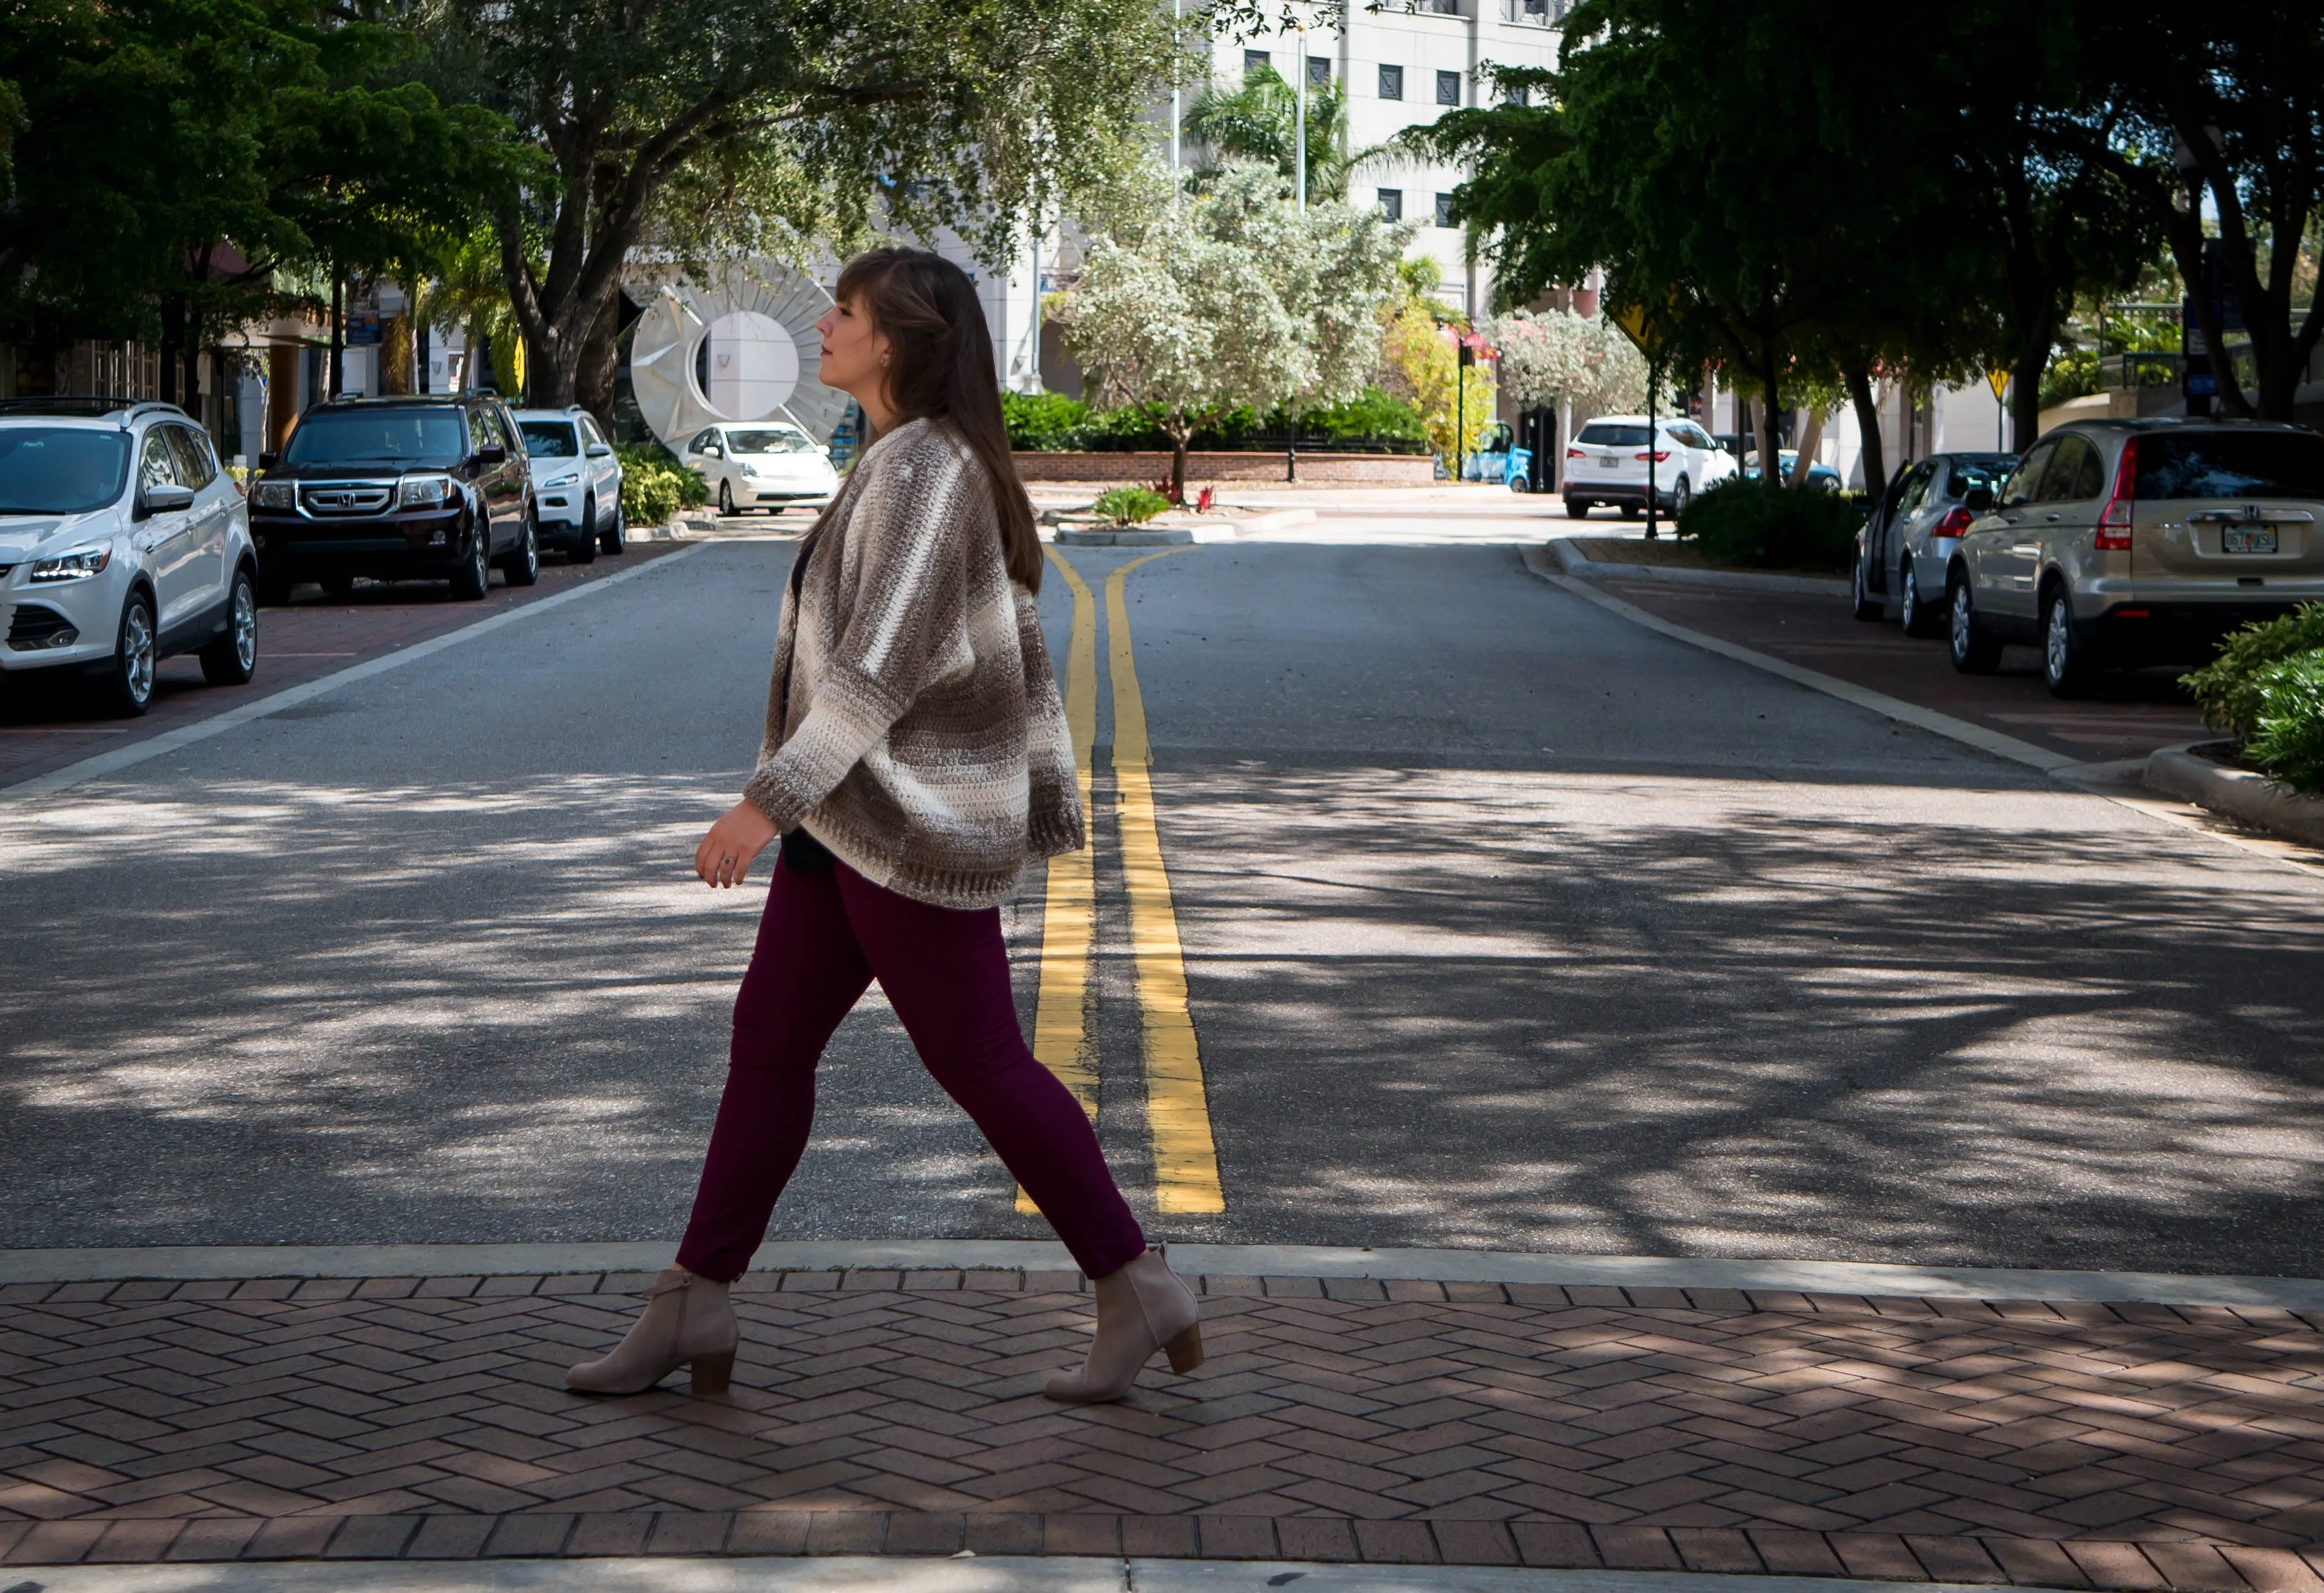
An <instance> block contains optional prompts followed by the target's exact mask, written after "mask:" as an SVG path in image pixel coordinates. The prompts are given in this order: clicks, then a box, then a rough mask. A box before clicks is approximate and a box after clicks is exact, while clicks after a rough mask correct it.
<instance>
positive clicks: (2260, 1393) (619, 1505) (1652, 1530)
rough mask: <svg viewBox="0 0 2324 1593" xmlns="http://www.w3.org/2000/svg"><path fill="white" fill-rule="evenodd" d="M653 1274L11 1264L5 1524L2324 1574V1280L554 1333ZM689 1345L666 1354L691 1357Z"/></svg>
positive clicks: (946, 1317)
mask: <svg viewBox="0 0 2324 1593" xmlns="http://www.w3.org/2000/svg"><path fill="white" fill-rule="evenodd" d="M643 1282H644V1280H643V1279H640V1278H622V1277H612V1278H601V1277H595V1276H588V1277H551V1278H484V1279H478V1278H436V1279H372V1280H368V1281H363V1282H353V1281H349V1282H338V1283H315V1282H309V1283H299V1282H295V1281H287V1280H278V1281H273V1282H260V1283H234V1282H217V1283H95V1284H68V1285H62V1286H57V1285H27V1286H17V1287H14V1288H10V1289H6V1290H0V1559H5V1561H7V1562H10V1563H55V1562H60V1561H79V1560H84V1559H86V1560H91V1561H104V1560H117V1561H156V1560H164V1559H169V1560H198V1559H232V1558H235V1557H238V1556H239V1557H245V1558H249V1557H258V1558H285V1557H291V1558H296V1557H382V1556H395V1555H407V1556H415V1557H446V1556H452V1557H459V1556H474V1555H495V1554H510V1555H545V1554H567V1555H594V1554H621V1553H638V1552H648V1553H652V1552H664V1553H678V1554H709V1553H817V1552H858V1553H860V1552H866V1551H884V1552H888V1553H905V1554H933V1553H951V1552H953V1551H956V1550H958V1549H960V1548H962V1547H968V1548H973V1549H977V1550H979V1551H984V1552H1020V1553H1021V1552H1050V1553H1110V1554H1111V1553H1129V1554H1176V1555H1193V1554H1201V1555H1205V1556H1212V1557H1227V1558H1232V1557H1250V1556H1262V1557H1269V1558H1272V1557H1277V1556H1280V1557H1285V1558H1292V1559H1308V1560H1314V1559H1323V1560H1333V1559H1342V1560H1344V1559H1366V1560H1388V1561H1436V1560H1443V1561H1461V1562H1474V1563H1496V1562H1499V1563H1532V1564H1542V1565H1567V1566H1572V1565H1600V1564H1602V1565H1608V1566H1621V1567H1638V1568H1647V1567H1664V1568H1671V1569H1683V1568H1687V1569H1694V1570H1723V1571H1761V1570H1766V1571H1781V1572H1786V1573H1793V1574H1801V1573H1806V1574H1819V1573H1821V1574H1826V1575H1843V1574H1846V1575H1856V1576H1867V1577H1885V1578H1897V1579H1929V1578H1933V1579H1941V1580H1946V1581H1984V1582H2009V1581H2016V1582H2031V1583H2040V1584H2044V1585H2048V1586H2061V1587H2098V1588H2147V1587H2154V1588H2162V1587H2176V1588H2230V1589H2242V1588H2286V1589H2293V1588H2296V1589H2299V1590H2301V1593H2324V1575H2319V1570H2324V1551H2319V1549H2318V1548H2317V1545H2318V1544H2319V1542H2324V1335H2319V1328H2324V1322H2319V1321H2316V1320H2309V1319H2307V1318H2304V1317H2301V1316H2298V1315H2294V1314H2292V1313H2290V1312H2282V1311H2224V1310H2196V1309H2188V1308H2178V1309H2171V1308H2164V1307H2160V1306H2128V1305H2123V1306H2111V1307H2108V1306H2096V1305H2075V1304H2053V1305H2043V1304H2038V1303H2033V1302H2009V1301H1987V1302H1976V1301H1922V1300H1858V1299H1833V1298H1822V1297H1815V1298H1811V1297H1807V1296H1803V1295H1749V1296H1747V1295H1744V1294H1741V1293H1736V1292H1723V1291H1692V1292H1678V1291H1673V1290H1647V1289H1637V1290H1630V1291H1627V1292H1625V1291H1620V1290H1613V1289H1589V1288H1572V1289H1566V1290H1558V1289H1549V1288H1526V1287H1518V1286H1510V1287H1506V1288H1505V1287H1501V1286H1499V1285H1462V1284H1435V1283H1388V1284H1381V1283H1369V1282H1363V1283H1339V1282H1328V1283H1318V1282H1316V1281H1314V1280H1312V1279H1267V1280H1262V1279H1254V1278H1212V1279H1208V1280H1205V1281H1204V1284H1203V1286H1204V1290H1205V1293H1206V1295H1207V1299H1206V1301H1205V1320H1204V1328H1203V1333H1204V1338H1205V1339H1206V1341H1207V1344H1208V1346H1209V1348H1210V1352H1211V1358H1210V1362H1209V1365H1208V1366H1206V1367H1205V1368H1204V1369H1203V1372H1202V1373H1201V1374H1200V1375H1198V1376H1196V1377H1194V1378H1193V1379H1191V1380H1185V1381H1179V1380H1174V1379H1171V1378H1168V1377H1167V1375H1164V1374H1162V1373H1160V1372H1159V1371H1158V1370H1157V1371H1155V1372H1149V1373H1148V1376H1147V1379H1146V1382H1145V1385H1143V1386H1141V1387H1140V1388H1139V1391H1138V1393H1137V1394H1136V1395H1135V1396H1134V1397H1133V1399H1132V1400H1130V1402H1129V1403H1124V1404H1121V1405H1118V1406H1111V1407H1099V1408H1095V1409H1071V1408H1064V1407H1059V1406H1056V1405H1053V1404H1050V1403H1047V1401H1045V1400H1043V1399H1042V1398H1041V1397H1040V1394H1039V1387H1040V1383H1041V1380H1042V1379H1043V1378H1044V1377H1045V1376H1046V1375H1047V1374H1049V1373H1050V1372H1051V1371H1053V1370H1055V1369H1056V1368H1057V1367H1059V1366H1065V1365H1067V1364H1069V1363H1071V1362H1072V1361H1073V1360H1074V1359H1075V1358H1076V1357H1077V1355H1078V1352H1079V1348H1080V1346H1081V1344H1082V1342H1083V1340H1084V1334H1085V1333H1086V1331H1087V1329H1088V1325H1089V1320H1090V1319H1089V1299H1088V1296H1087V1294H1086V1292H1084V1286H1083V1285H1082V1283H1081V1281H1080V1280H1079V1279H1078V1278H1076V1277H1074V1276H1072V1275H1071V1274H1062V1275H1061V1274H1038V1273H1037V1274H1031V1275H1026V1274H1019V1273H967V1274H962V1273H902V1274H898V1273H782V1274H770V1275H768V1276H764V1277H757V1278H752V1279H751V1280H747V1281H746V1284H747V1286H746V1288H745V1290H744V1291H743V1292H740V1293H739V1294H738V1299H739V1301H740V1308H741V1311H742V1315H743V1317H744V1318H745V1320H746V1323H747V1326H746V1329H745V1340H744V1348H743V1353H742V1363H741V1365H740V1366H738V1368H737V1373H736V1387H735V1389H734V1391H733V1393H732V1394H730V1395H728V1396H726V1397H724V1398H721V1399H716V1400H696V1399H693V1398H691V1397H688V1396H687V1395H685V1394H680V1393H677V1392H665V1393H655V1394H646V1395H641V1396H638V1397H635V1398H630V1399H613V1400H593V1399H588V1398H585V1397H582V1396H579V1395H576V1394H568V1393H567V1392H565V1391H564V1390H563V1388H562V1387H561V1386H559V1377H560V1375H561V1373H562V1370H563V1368H564V1367H565V1366H567V1364H568V1363H569V1362H571V1361H573V1360H575V1359H577V1358H581V1356H582V1354H583V1352H590V1351H594V1350H595V1349H596V1348H599V1347H601V1346H603V1345H604V1344H606V1343H608V1342H610V1341H611V1339H612V1338H613V1337H614V1336H616V1335H617V1334H618V1333H619V1331H620V1330H621V1329H622V1326H623V1325H624V1324H625V1323H626V1321H627V1320H628V1319H629V1317H630V1315H631V1313H632V1311H634V1310H635V1309H636V1307H635V1303H634V1301H633V1300H632V1298H630V1295H629V1292H630V1291H632V1290H634V1289H636V1288H638V1287H641V1285H642V1283H643ZM677 1386H680V1387H682V1386H683V1384H682V1379H681V1380H678V1383H677Z"/></svg>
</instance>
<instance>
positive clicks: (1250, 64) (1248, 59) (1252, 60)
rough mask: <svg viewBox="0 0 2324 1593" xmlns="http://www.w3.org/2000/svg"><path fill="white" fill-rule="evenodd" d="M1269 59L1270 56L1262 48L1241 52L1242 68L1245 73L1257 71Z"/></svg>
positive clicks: (1265, 64) (1266, 63)
mask: <svg viewBox="0 0 2324 1593" xmlns="http://www.w3.org/2000/svg"><path fill="white" fill-rule="evenodd" d="M1270 60H1272V58H1271V57H1270V56H1269V55H1268V53H1267V51H1264V50H1246V51H1243V52H1242V69H1243V70H1244V71H1245V72H1247V73H1248V72H1255V71H1258V70H1259V69H1260V68H1261V67H1264V66H1267V65H1268V63H1269V62H1270Z"/></svg>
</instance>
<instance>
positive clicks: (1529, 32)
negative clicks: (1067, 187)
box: [1181, 0, 1569, 316]
mask: <svg viewBox="0 0 2324 1593" xmlns="http://www.w3.org/2000/svg"><path fill="white" fill-rule="evenodd" d="M1568 9H1569V4H1568V0H1402V3H1401V4H1397V3H1396V0H1390V3H1389V4H1388V5H1382V6H1381V7H1380V8H1379V9H1378V10H1372V9H1369V8H1368V7H1367V6H1366V5H1364V4H1363V0H1346V3H1345V4H1344V5H1325V6H1319V7H1317V8H1316V17H1317V21H1318V23H1319V25H1317V26H1314V27H1312V28H1309V29H1308V30H1307V31H1306V32H1304V33H1302V32H1274V33H1264V34H1259V35H1257V36H1254V37H1250V38H1240V37H1221V38H1219V39H1217V40H1215V41H1213V45H1212V50H1211V62H1210V65H1211V77H1212V79H1213V81H1214V82H1217V83H1221V84H1225V85H1231V84H1233V83H1235V82H1237V81H1239V80H1240V78H1241V75H1242V74H1243V72H1245V71H1246V70H1248V69H1250V68H1252V67H1255V66H1267V67H1271V68H1272V69H1274V70H1275V71H1276V72H1277V73H1279V74H1280V75H1281V76H1282V77H1283V78H1284V79H1286V80H1295V79H1293V74H1294V73H1295V72H1296V71H1298V70H1300V69H1302V68H1303V66H1304V69H1305V71H1306V73H1307V76H1308V81H1309V82H1311V83H1321V82H1326V81H1328V82H1332V83H1335V84H1338V85H1339V86H1340V87H1341V88H1342V92H1343V93H1344V94H1345V95H1346V96H1347V106H1348V144H1349V148H1350V149H1351V150H1365V149H1369V148H1372V147H1374V146H1375V145H1379V144H1386V143H1387V142H1388V140H1389V139H1391V138H1393V137H1394V136H1395V135H1396V134H1398V133H1401V132H1403V131H1404V130H1405V129H1406V128H1407V127H1413V126H1419V125H1425V124H1426V123H1430V122H1434V120H1436V118H1437V117H1438V116H1442V115H1443V114H1444V113H1445V112H1446V111H1448V110H1452V109H1454V108H1456V107H1462V106H1475V105H1480V104H1484V103H1488V100H1489V96H1490V95H1491V94H1492V92H1493V90H1492V87H1491V85H1490V83H1489V81H1488V80H1487V76H1486V74H1485V72H1484V71H1483V69H1484V68H1485V67H1487V66H1503V67H1535V68H1542V69H1547V68H1551V67H1554V66H1555V65H1556V64H1557V49H1558V42H1559V40H1560V38H1561V33H1560V31H1559V30H1560V24H1561V23H1562V22H1563V18H1564V15H1565V13H1566V11H1567V10H1568ZM1303 58H1304V60H1303ZM1194 153H1195V152H1193V151H1191V150H1188V151H1186V152H1185V153H1183V154H1182V156H1181V159H1182V162H1185V163H1188V164H1191V163H1193V160H1194ZM1467 175H1468V173H1467V172H1466V171H1462V170H1460V169H1459V168H1456V167H1450V166H1442V165H1437V164H1435V163H1434V162H1420V161H1415V160H1411V159H1409V158H1406V157H1402V156H1394V157H1388V158H1386V159H1383V160H1379V161H1376V162H1369V163H1367V164H1366V165H1364V166H1362V167H1360V168H1359V169H1358V170H1357V171H1356V173H1355V175H1354V176H1353V177H1352V178H1351V181H1350V182H1349V185H1348V198H1349V199H1351V200H1352V201H1354V202H1357V203H1363V202H1365V201H1369V202H1371V203H1373V204H1377V205H1379V207H1380V208H1383V209H1384V210H1386V211H1387V212H1388V214H1389V215H1390V216H1392V217H1395V218H1398V219H1401V220H1405V221H1409V222H1412V223H1415V224H1416V226H1417V227H1418V229H1419V230H1418V231H1417V233H1416V235H1415V236H1414V238H1413V250H1414V252H1415V253H1416V254H1424V255H1429V256H1431V257H1432V258H1434V260H1435V261H1436V263H1437V264H1438V265H1439V266H1441V267H1442V268H1443V273H1444V286H1443V294H1444V297H1445V298H1446V299H1447V300H1448V301H1451V302H1452V305H1453V307H1454V308H1456V309H1459V310H1465V311H1467V312H1469V313H1470V314H1471V315H1479V316H1481V315H1484V314H1488V313H1489V312H1490V310H1491V309H1492V276H1491V272H1490V270H1489V268H1488V267H1487V266H1486V265H1484V264H1481V263H1480V264H1470V263H1469V262H1468V261H1467V260H1466V259H1464V258H1463V257H1462V256H1463V253H1464V251H1463V247H1462V233H1461V229H1460V228H1458V227H1454V226H1452V190H1453V189H1454V188H1455V187H1456V186H1458V185H1459V184H1460V182H1461V181H1462V179H1463V178H1465V177H1466V176H1467Z"/></svg>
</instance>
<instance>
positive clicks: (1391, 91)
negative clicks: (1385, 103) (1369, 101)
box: [1379, 67, 1404, 99]
mask: <svg viewBox="0 0 2324 1593" xmlns="http://www.w3.org/2000/svg"><path fill="white" fill-rule="evenodd" d="M1379 97H1381V98H1382V99H1402V98H1403V97H1404V69H1403V68H1402V67H1382V68H1380V79H1379Z"/></svg>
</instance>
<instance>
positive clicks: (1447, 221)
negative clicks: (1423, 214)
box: [1436, 193, 1452, 227]
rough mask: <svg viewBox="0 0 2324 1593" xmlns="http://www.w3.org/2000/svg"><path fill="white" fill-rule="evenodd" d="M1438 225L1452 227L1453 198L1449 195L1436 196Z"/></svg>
mask: <svg viewBox="0 0 2324 1593" xmlns="http://www.w3.org/2000/svg"><path fill="white" fill-rule="evenodd" d="M1436 225H1437V226H1439V227H1450V226H1452V195H1451V194H1449V193H1441V194H1438V195H1437V196H1436Z"/></svg>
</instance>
